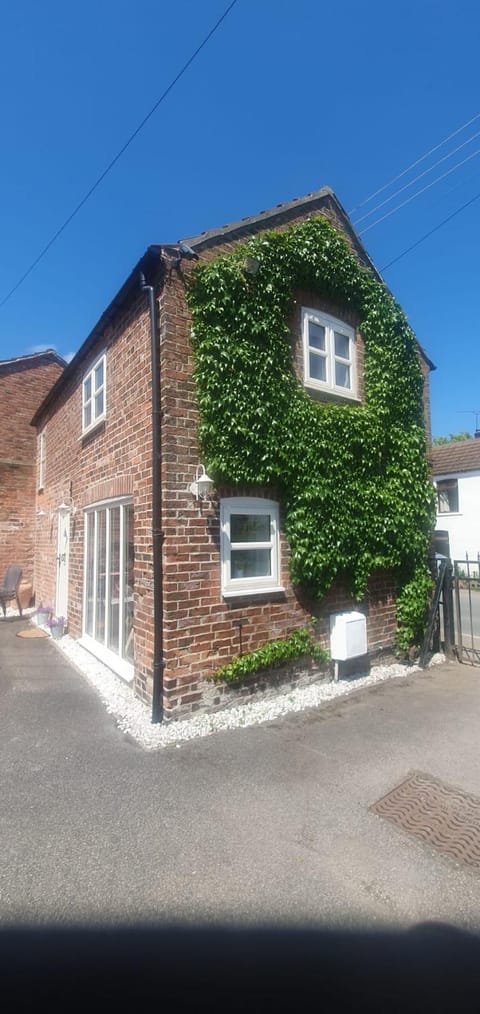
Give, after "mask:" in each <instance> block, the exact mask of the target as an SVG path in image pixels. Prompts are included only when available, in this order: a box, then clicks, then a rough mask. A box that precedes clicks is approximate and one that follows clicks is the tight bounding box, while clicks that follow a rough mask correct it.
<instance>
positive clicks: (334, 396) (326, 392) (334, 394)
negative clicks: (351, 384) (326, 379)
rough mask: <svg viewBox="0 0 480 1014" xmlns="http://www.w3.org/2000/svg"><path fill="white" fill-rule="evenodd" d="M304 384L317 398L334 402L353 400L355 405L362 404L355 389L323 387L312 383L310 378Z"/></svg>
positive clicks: (313, 396)
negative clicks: (340, 389) (339, 389)
mask: <svg viewBox="0 0 480 1014" xmlns="http://www.w3.org/2000/svg"><path fill="white" fill-rule="evenodd" d="M303 386H304V388H305V390H306V391H307V393H308V394H310V395H311V396H312V398H316V399H317V400H318V401H334V402H344V401H348V402H353V404H354V405H361V404H362V402H361V399H360V398H359V397H358V394H355V393H354V392H353V391H343V390H342V391H337V390H336V389H335V388H332V387H321V386H320V385H319V386H317V385H316V384H312V383H311V382H310V381H308V380H304V382H303Z"/></svg>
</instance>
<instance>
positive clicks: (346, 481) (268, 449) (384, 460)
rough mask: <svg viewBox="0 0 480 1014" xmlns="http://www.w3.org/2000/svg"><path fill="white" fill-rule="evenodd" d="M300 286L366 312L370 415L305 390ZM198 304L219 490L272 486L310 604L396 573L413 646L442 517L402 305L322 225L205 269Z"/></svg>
mask: <svg viewBox="0 0 480 1014" xmlns="http://www.w3.org/2000/svg"><path fill="white" fill-rule="evenodd" d="M246 255H251V256H254V257H256V258H258V259H259V261H260V270H259V272H258V274H257V275H256V276H254V277H252V276H248V275H245V273H244V271H243V269H242V266H243V261H244V258H245V256H246ZM297 289H306V290H310V291H312V290H313V291H315V292H316V293H318V295H319V296H321V297H323V298H326V299H329V300H333V301H334V302H335V303H337V304H339V305H340V306H341V307H345V308H346V309H348V308H350V309H353V310H354V311H356V313H357V315H358V322H359V330H360V331H361V333H362V335H363V338H364V342H365V373H364V379H365V404H364V405H360V404H355V403H348V404H345V403H342V404H338V403H332V402H322V401H317V400H315V399H314V398H312V397H311V396H310V395H309V394H308V393H307V392H306V391H305V390H304V389H303V387H302V385H301V384H300V383H299V381H298V379H297V377H296V375H295V371H294V365H293V356H292V345H291V341H290V340H289V330H288V325H287V320H288V317H289V314H290V313H291V312H292V310H293V308H294V302H293V301H294V296H295V291H296V290H297ZM188 299H189V304H190V308H191V311H192V317H193V343H194V350H195V356H196V381H197V390H198V399H199V406H200V413H201V425H200V439H201V444H202V448H203V455H204V460H206V462H207V465H208V471H209V473H210V474H213V476H214V478H215V479H216V481H217V483H226V484H228V485H232V484H240V485H242V486H245V485H248V484H251V485H254V486H257V485H259V484H261V485H264V486H265V485H266V486H270V487H271V488H272V490H273V491H274V495H275V497H276V498H277V499H280V501H281V504H282V510H283V525H284V530H285V533H286V536H287V538H288V541H289V544H290V548H291V564H290V567H291V578H292V581H293V583H294V584H298V585H302V586H303V587H306V589H307V590H308V591H309V593H310V594H312V595H313V596H315V597H322V596H323V595H325V593H326V592H327V591H328V589H329V588H330V587H331V585H332V583H333V582H334V581H335V579H336V578H340V577H341V578H343V579H344V580H345V581H346V582H347V584H348V585H349V587H350V589H351V592H352V595H353V596H354V597H355V598H357V599H358V598H361V597H362V596H363V594H364V592H365V589H366V584H367V580H368V578H369V575H370V574H371V573H372V572H373V571H374V570H377V569H378V568H388V569H393V570H394V571H395V572H396V575H397V577H398V581H399V586H400V600H399V602H400V608H399V614H398V620H399V624H400V628H401V629H403V630H404V631H405V636H407V631H408V632H409V636H410V634H411V632H412V630H413V629H414V626H415V624H414V622H413V619H412V617H413V613H414V612H415V610H416V613H415V615H416V616H417V618H418V623H419V624H420V623H421V622H422V618H423V615H424V605H425V599H422V598H421V595H420V593H419V592H418V594H417V596H416V599H415V601H416V605H415V606H413V603H411V611H410V612H409V611H408V610H407V608H406V605H405V604H404V605H403V606H402V602H404V598H402V596H405V595H406V594H407V593H406V589H407V588H408V587H410V585H411V583H412V582H414V583H415V581H416V578H415V575H417V574H418V572H419V568H422V567H424V565H425V561H426V558H427V547H428V542H429V537H430V532H431V530H432V527H433V520H434V513H433V489H432V486H431V483H430V480H429V475H428V469H427V463H426V457H425V432H424V425H423V401H422V392H423V377H422V372H421V368H420V363H419V357H418V347H417V344H416V341H415V336H414V334H413V332H412V330H411V328H410V327H409V325H408V323H407V321H406V319H405V317H404V315H403V313H402V311H401V309H400V307H399V306H398V305H397V304H396V303H395V301H394V300H393V298H392V296H391V294H390V293H389V292H388V290H387V289H386V287H385V286H384V285H383V284H382V283H380V282H379V281H377V279H376V278H375V277H374V276H373V274H372V273H371V272H370V271H369V270H367V269H366V268H364V267H362V266H361V265H360V264H359V262H358V261H357V259H356V257H355V256H354V255H353V254H352V252H351V251H350V249H349V247H348V244H347V242H346V241H345V239H344V237H343V236H341V235H340V234H339V233H338V232H336V230H335V229H333V228H332V226H331V225H330V224H329V223H328V222H327V221H326V219H324V218H321V217H319V218H311V219H308V220H307V221H305V222H302V223H300V224H296V225H293V226H291V227H290V228H288V229H286V230H285V231H283V232H269V233H263V234H262V235H260V236H259V237H256V238H254V239H252V240H251V241H249V242H248V243H247V244H246V245H244V246H242V247H238V248H237V249H236V250H235V251H234V252H233V253H230V254H228V255H225V256H222V257H219V258H218V259H217V260H214V261H212V262H210V263H208V264H207V265H205V266H201V267H200V268H198V269H197V271H196V272H195V273H194V275H193V278H192V283H191V287H190V290H189V294H188ZM415 587H416V588H417V591H418V589H419V588H420V584H419V583H418V582H417V584H415ZM422 587H423V586H422ZM402 588H403V591H402V590H401V589H402ZM407 598H408V596H407Z"/></svg>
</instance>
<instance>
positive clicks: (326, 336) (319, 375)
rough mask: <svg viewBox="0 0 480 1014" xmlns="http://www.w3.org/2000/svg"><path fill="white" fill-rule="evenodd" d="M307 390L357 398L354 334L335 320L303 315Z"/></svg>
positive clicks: (306, 312) (321, 315) (308, 313)
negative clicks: (308, 388)
mask: <svg viewBox="0 0 480 1014" xmlns="http://www.w3.org/2000/svg"><path fill="white" fill-rule="evenodd" d="M302 328H303V356H304V382H305V387H310V388H312V389H316V390H322V391H331V392H332V393H334V394H337V395H340V396H342V397H344V398H355V397H356V377H355V332H354V330H353V328H352V327H349V325H348V324H343V323H342V321H341V320H337V319H336V317H330V316H329V315H328V314H326V313H320V312H319V311H317V310H307V309H304V310H303V311H302Z"/></svg>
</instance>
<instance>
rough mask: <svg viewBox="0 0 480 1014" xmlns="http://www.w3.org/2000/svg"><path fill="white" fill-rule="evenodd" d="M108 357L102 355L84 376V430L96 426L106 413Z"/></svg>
mask: <svg viewBox="0 0 480 1014" xmlns="http://www.w3.org/2000/svg"><path fill="white" fill-rule="evenodd" d="M105 372H106V357H105V356H101V357H100V359H97V361H96V363H94V364H93V366H92V368H91V370H89V372H88V373H87V374H86V375H85V377H84V378H83V385H82V391H83V396H82V430H83V432H84V433H85V432H86V430H89V429H91V428H92V426H95V424H96V423H98V422H101V420H102V419H104V418H105V413H106V393H107V392H106V383H105V381H106V378H105Z"/></svg>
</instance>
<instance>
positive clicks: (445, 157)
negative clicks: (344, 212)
mask: <svg viewBox="0 0 480 1014" xmlns="http://www.w3.org/2000/svg"><path fill="white" fill-rule="evenodd" d="M479 136H480V130H477V131H475V133H474V134H472V136H471V137H467V140H466V141H462V143H461V144H458V145H457V147H456V148H454V149H453V150H452V151H449V152H448V154H447V155H442V157H441V158H438V159H437V161H436V162H434V163H433V164H432V165H431V166H429V168H428V169H424V170H423V172H421V173H418V175H417V176H414V177H413V180H410V182H409V183H404V185H403V187H400V188H399V189H398V190H395V191H394V193H393V194H390V197H385V199H384V200H383V201H380V204H375V206H374V207H373V208H371V209H370V211H366V212H365V214H364V215H362V216H361V217H360V218H357V219H356V221H354V223H353V224H354V226H355V228H356V227H357V225H360V222H363V221H365V219H366V218H370V215H374V214H375V212H376V211H380V208H383V207H384V206H385V204H389V203H390V201H393V200H394V199H395V197H398V196H399V194H403V192H404V190H408V188H409V187H413V185H414V183H418V181H419V180H421V179H423V177H424V176H428V174H429V173H431V172H433V170H434V169H436V168H437V166H438V165H441V164H442V162H447V161H448V159H449V158H452V156H453V155H456V154H457V151H461V149H462V148H465V147H466V145H467V144H470V142H471V141H474V140H475V138H476V137H479ZM460 165H462V163H460Z"/></svg>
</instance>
